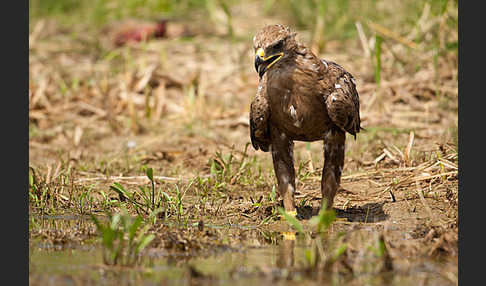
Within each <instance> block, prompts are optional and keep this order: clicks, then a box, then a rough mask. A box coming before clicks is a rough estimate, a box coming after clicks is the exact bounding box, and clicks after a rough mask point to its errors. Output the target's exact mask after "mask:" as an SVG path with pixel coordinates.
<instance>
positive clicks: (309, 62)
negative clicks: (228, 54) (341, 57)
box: [250, 25, 362, 216]
mask: <svg viewBox="0 0 486 286" xmlns="http://www.w3.org/2000/svg"><path fill="white" fill-rule="evenodd" d="M295 36H296V33H291V32H290V29H289V28H288V27H285V26H283V25H268V26H265V27H264V28H263V29H262V30H260V31H259V32H258V33H257V34H256V35H255V37H254V38H253V46H254V49H255V53H256V55H255V68H256V70H257V72H258V75H259V77H260V81H259V84H258V91H257V94H256V96H255V98H254V99H253V100H252V102H251V105H250V138H251V143H252V145H253V147H254V148H255V149H256V150H258V149H260V150H262V151H264V152H268V151H270V150H271V152H272V159H273V167H274V170H275V175H276V177H277V183H278V192H279V194H280V196H281V197H282V199H283V204H284V209H285V211H286V212H287V213H289V214H291V215H294V216H295V215H297V211H296V208H295V204H294V192H295V170H294V162H293V146H294V143H293V141H295V140H297V141H307V142H310V141H316V140H324V167H323V170H322V180H321V192H322V198H323V201H324V199H325V200H326V201H327V207H328V208H331V207H332V205H333V201H334V196H335V194H336V191H337V190H338V188H339V184H340V181H341V172H342V169H343V165H344V145H345V139H346V132H348V133H350V134H352V135H353V136H354V138H355V139H356V134H357V133H358V132H359V131H360V129H362V128H361V126H360V117H359V97H358V92H357V91H356V85H355V80H354V78H353V76H352V75H351V74H350V73H349V72H347V71H346V70H344V69H343V68H342V67H341V66H339V65H338V64H336V63H334V62H331V61H326V60H323V59H319V58H318V57H317V56H316V55H315V54H314V53H312V51H311V50H310V49H308V48H307V47H305V46H304V45H303V44H301V43H299V42H297V41H296V39H295Z"/></svg>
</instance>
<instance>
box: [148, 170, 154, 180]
mask: <svg viewBox="0 0 486 286" xmlns="http://www.w3.org/2000/svg"><path fill="white" fill-rule="evenodd" d="M146 174H147V177H148V178H149V180H150V181H152V182H153V181H154V169H152V168H148V169H147V172H146Z"/></svg>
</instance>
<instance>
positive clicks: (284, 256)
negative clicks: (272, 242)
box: [277, 232, 295, 268]
mask: <svg viewBox="0 0 486 286" xmlns="http://www.w3.org/2000/svg"><path fill="white" fill-rule="evenodd" d="M282 234H283V239H282V241H281V242H280V245H279V249H278V259H277V266H278V267H280V268H289V267H293V266H294V247H295V233H293V232H283V233H282Z"/></svg>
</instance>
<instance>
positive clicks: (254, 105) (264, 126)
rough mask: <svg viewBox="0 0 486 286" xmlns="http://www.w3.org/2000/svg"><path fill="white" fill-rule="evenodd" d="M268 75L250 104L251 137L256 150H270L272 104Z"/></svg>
mask: <svg viewBox="0 0 486 286" xmlns="http://www.w3.org/2000/svg"><path fill="white" fill-rule="evenodd" d="M265 79H266V77H264V78H263V79H262V80H260V82H259V83H258V91H257V94H256V96H255V98H254V99H253V100H252V102H251V104H250V139H251V144H252V145H253V148H255V150H258V149H260V150H262V151H263V152H268V151H269V147H270V143H271V141H270V132H269V124H268V123H269V118H270V106H269V104H268V98H267V95H266V80H265Z"/></svg>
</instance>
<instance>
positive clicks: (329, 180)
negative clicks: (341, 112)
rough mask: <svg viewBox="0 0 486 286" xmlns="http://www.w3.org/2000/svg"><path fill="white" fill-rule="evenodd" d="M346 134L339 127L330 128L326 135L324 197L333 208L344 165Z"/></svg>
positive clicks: (329, 206) (323, 176) (323, 170)
mask: <svg viewBox="0 0 486 286" xmlns="http://www.w3.org/2000/svg"><path fill="white" fill-rule="evenodd" d="M345 140H346V134H345V133H344V132H343V131H342V130H339V129H337V128H333V129H331V130H329V131H328V132H327V133H326V135H325V136H324V168H323V169H322V180H321V192H322V199H323V202H324V200H327V208H328V209H331V208H332V205H333V202H334V196H335V195H336V192H337V190H338V188H339V184H340V183H341V172H342V170H343V166H344V145H345Z"/></svg>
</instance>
